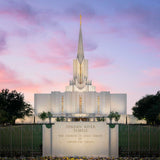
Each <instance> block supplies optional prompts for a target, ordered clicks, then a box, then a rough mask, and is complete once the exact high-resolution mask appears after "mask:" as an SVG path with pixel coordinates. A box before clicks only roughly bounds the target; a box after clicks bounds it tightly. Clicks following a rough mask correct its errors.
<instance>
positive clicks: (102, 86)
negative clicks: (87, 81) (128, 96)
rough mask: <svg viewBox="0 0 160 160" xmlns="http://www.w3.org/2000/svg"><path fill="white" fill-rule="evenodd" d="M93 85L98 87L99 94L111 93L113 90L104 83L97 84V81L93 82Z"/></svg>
mask: <svg viewBox="0 0 160 160" xmlns="http://www.w3.org/2000/svg"><path fill="white" fill-rule="evenodd" d="M93 85H94V86H96V91H97V92H101V91H110V90H111V88H110V87H108V86H106V85H104V84H102V83H99V82H96V81H94V82H93Z"/></svg>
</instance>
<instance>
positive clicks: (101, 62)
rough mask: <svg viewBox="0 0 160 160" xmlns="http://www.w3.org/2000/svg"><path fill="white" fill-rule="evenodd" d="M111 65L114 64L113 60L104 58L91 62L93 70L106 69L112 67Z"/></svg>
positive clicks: (97, 58)
mask: <svg viewBox="0 0 160 160" xmlns="http://www.w3.org/2000/svg"><path fill="white" fill-rule="evenodd" d="M111 63H112V62H111V60H110V59H108V58H105V57H103V58H100V57H96V58H95V59H92V60H91V66H92V68H99V67H106V66H108V65H110V64H111Z"/></svg>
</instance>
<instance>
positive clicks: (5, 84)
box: [0, 63, 39, 92]
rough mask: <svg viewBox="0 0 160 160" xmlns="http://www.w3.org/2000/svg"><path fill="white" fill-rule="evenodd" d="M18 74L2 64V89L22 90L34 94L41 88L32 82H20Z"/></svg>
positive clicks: (0, 67)
mask: <svg viewBox="0 0 160 160" xmlns="http://www.w3.org/2000/svg"><path fill="white" fill-rule="evenodd" d="M18 77H19V76H18V74H17V73H16V72H15V71H13V70H11V69H10V68H8V67H6V66H5V65H3V64H2V63H0V88H9V89H19V90H20V89H21V90H25V91H29V92H32V91H33V90H37V89H38V88H39V86H38V85H36V84H34V83H33V82H31V81H27V80H20V79H19V78H18Z"/></svg>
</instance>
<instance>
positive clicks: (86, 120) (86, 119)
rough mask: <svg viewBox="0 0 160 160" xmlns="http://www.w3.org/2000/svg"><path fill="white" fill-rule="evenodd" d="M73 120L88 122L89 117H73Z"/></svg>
mask: <svg viewBox="0 0 160 160" xmlns="http://www.w3.org/2000/svg"><path fill="white" fill-rule="evenodd" d="M72 121H74V122H77V121H85V122H88V121H89V118H82V117H77V118H72Z"/></svg>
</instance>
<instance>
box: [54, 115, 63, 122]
mask: <svg viewBox="0 0 160 160" xmlns="http://www.w3.org/2000/svg"><path fill="white" fill-rule="evenodd" d="M56 121H57V122H63V121H65V118H64V117H63V116H61V117H57V118H56Z"/></svg>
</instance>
